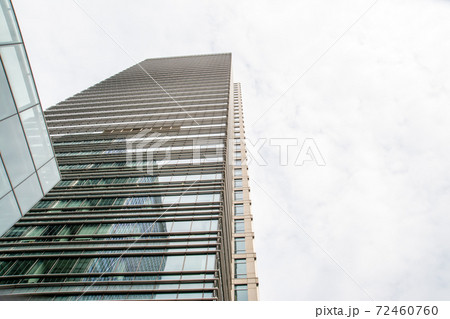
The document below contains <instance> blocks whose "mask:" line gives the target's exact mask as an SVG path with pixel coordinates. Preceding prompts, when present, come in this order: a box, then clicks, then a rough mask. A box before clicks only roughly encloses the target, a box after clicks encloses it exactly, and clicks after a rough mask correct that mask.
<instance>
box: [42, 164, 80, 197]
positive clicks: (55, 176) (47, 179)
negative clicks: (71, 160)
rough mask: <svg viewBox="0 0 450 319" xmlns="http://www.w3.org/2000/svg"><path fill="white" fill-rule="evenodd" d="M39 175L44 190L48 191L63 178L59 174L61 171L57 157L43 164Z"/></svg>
mask: <svg viewBox="0 0 450 319" xmlns="http://www.w3.org/2000/svg"><path fill="white" fill-rule="evenodd" d="M38 175H39V180H40V181H41V185H42V188H43V189H44V192H45V193H48V192H49V191H50V190H51V189H52V187H53V186H55V185H56V183H58V181H59V180H60V178H61V177H60V176H59V171H58V167H57V165H56V161H55V159H54V158H53V159H52V160H51V161H50V162H48V163H47V164H45V165H44V166H42V167H41V168H40V169H39V170H38ZM67 182H69V183H68V184H70V183H71V182H72V181H67Z"/></svg>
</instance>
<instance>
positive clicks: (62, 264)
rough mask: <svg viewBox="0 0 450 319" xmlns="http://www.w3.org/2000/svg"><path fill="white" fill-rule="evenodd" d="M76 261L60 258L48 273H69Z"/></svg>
mask: <svg viewBox="0 0 450 319" xmlns="http://www.w3.org/2000/svg"><path fill="white" fill-rule="evenodd" d="M76 261H77V259H75V258H62V259H59V260H58V261H57V262H56V264H55V266H54V267H53V268H52V270H51V271H50V273H52V274H65V273H70V271H71V270H72V268H73V266H74V265H75V263H76Z"/></svg>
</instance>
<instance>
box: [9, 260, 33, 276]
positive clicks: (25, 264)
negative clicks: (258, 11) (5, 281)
mask: <svg viewBox="0 0 450 319" xmlns="http://www.w3.org/2000/svg"><path fill="white" fill-rule="evenodd" d="M35 262H36V259H31V260H30V259H25V260H18V261H17V262H16V263H15V264H14V265H12V266H11V267H10V268H9V270H8V272H7V273H5V275H6V276H14V275H23V274H26V273H27V272H28V269H29V268H30V267H31V266H33V264H34V263H35Z"/></svg>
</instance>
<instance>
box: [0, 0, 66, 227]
mask: <svg viewBox="0 0 450 319" xmlns="http://www.w3.org/2000/svg"><path fill="white" fill-rule="evenodd" d="M59 180H60V175H59V171H58V167H57V165H56V161H55V155H54V152H53V149H52V145H51V143H50V138H49V136H48V132H47V127H46V125H45V121H44V117H43V114H42V109H41V105H40V103H39V97H38V95H37V92H36V88H35V84H34V80H33V75H32V73H31V69H30V66H29V63H28V58H27V54H26V51H25V47H24V45H23V41H22V37H21V34H20V31H19V27H18V25H17V21H16V18H15V14H14V10H13V8H12V6H11V3H10V1H6V0H0V235H2V234H3V233H4V232H5V231H6V230H8V228H10V227H11V226H12V225H13V224H14V223H15V222H16V221H17V220H19V218H20V217H22V216H23V215H25V213H26V212H28V210H29V209H30V208H31V207H32V206H33V205H34V204H35V203H36V202H37V201H38V200H39V199H41V198H42V196H43V195H44V194H46V193H47V192H48V191H49V190H50V189H51V188H52V187H53V186H54V185H55V184H56V183H57V182H58V181H59Z"/></svg>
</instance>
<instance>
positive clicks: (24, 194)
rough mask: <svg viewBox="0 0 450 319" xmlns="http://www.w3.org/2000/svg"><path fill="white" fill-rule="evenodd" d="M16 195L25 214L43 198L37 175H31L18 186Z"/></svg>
mask: <svg viewBox="0 0 450 319" xmlns="http://www.w3.org/2000/svg"><path fill="white" fill-rule="evenodd" d="M15 193H16V197H17V201H18V202H19V205H20V208H21V210H22V213H23V214H25V213H26V212H28V210H29V209H30V208H31V207H33V205H34V204H36V202H37V201H38V200H39V199H41V198H42V196H43V194H42V190H41V186H40V185H39V181H38V178H37V176H36V174H33V175H31V176H30V177H28V178H27V179H26V180H25V181H23V183H21V184H20V185H19V186H17V187H16V188H15Z"/></svg>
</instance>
